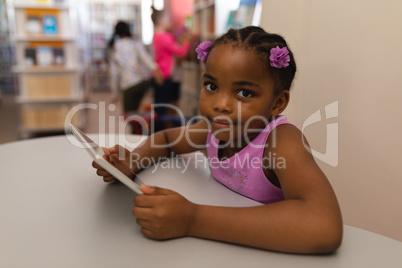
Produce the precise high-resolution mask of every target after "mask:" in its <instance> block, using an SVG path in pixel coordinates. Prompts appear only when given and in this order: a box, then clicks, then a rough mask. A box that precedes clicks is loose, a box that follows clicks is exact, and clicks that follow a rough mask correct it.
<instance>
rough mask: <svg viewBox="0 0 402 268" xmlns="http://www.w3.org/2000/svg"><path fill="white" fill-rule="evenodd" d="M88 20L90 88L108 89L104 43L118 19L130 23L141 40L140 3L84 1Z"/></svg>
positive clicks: (109, 36) (133, 31)
mask: <svg viewBox="0 0 402 268" xmlns="http://www.w3.org/2000/svg"><path fill="white" fill-rule="evenodd" d="M88 11H89V20H90V24H89V25H90V27H89V33H90V50H91V53H90V74H89V75H90V88H91V90H93V91H108V90H110V89H109V79H110V78H109V71H108V63H107V59H106V58H107V55H106V47H107V43H108V41H109V40H110V38H111V37H112V34H113V31H114V26H115V25H116V23H117V22H118V21H119V20H123V21H125V22H127V23H128V24H129V25H130V29H131V33H132V34H133V37H134V38H138V39H139V40H141V6H140V2H138V3H135V2H132V3H130V2H129V1H127V2H119V1H116V2H114V3H111V2H109V3H106V2H102V1H99V2H97V1H94V0H93V1H92V2H90V3H89V4H88Z"/></svg>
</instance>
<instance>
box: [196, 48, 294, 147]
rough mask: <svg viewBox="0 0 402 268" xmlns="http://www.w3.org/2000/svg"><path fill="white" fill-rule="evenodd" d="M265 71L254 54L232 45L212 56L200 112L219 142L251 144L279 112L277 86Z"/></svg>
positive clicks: (220, 49) (214, 52) (216, 51)
mask: <svg viewBox="0 0 402 268" xmlns="http://www.w3.org/2000/svg"><path fill="white" fill-rule="evenodd" d="M266 64H269V62H267V63H266ZM263 67H264V66H262V64H261V61H260V60H259V59H258V55H256V54H255V53H254V52H249V51H247V50H245V49H242V48H233V47H232V45H231V44H229V45H219V46H217V47H214V48H213V49H212V50H211V52H210V53H209V55H208V60H207V62H206V69H205V73H204V75H203V79H202V83H203V86H202V89H201V93H200V101H199V109H200V113H201V115H202V116H204V117H205V118H206V119H207V123H208V124H209V125H210V129H211V131H212V133H213V134H214V136H215V137H216V138H217V139H219V140H221V141H226V142H228V141H234V140H242V141H244V140H245V139H246V138H245V137H247V138H248V139H249V140H251V139H252V138H253V137H255V136H256V135H257V134H258V133H259V132H260V131H261V130H262V129H263V128H264V127H265V126H266V125H267V123H268V120H269V119H270V118H271V116H276V115H278V113H279V112H280V111H279V110H278V109H277V107H276V106H277V105H276V103H277V98H278V96H276V95H275V94H274V82H273V80H272V78H271V77H270V76H269V75H268V74H267V70H266V69H264V68H263ZM286 104H287V102H286ZM285 107H286V106H285ZM253 130H254V131H253ZM249 140H248V141H249ZM246 141H247V140H246Z"/></svg>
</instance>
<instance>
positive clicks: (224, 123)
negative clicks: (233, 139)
mask: <svg viewBox="0 0 402 268" xmlns="http://www.w3.org/2000/svg"><path fill="white" fill-rule="evenodd" d="M209 121H210V122H211V124H212V126H213V127H214V128H216V129H225V128H232V127H234V126H236V125H237V124H236V123H235V122H232V121H230V120H223V119H212V118H209Z"/></svg>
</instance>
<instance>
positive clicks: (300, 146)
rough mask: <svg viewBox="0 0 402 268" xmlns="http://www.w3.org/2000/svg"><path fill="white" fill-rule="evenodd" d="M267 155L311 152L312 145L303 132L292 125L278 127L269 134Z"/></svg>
mask: <svg viewBox="0 0 402 268" xmlns="http://www.w3.org/2000/svg"><path fill="white" fill-rule="evenodd" d="M266 144H267V148H268V150H265V151H266V152H265V153H273V152H275V153H281V154H282V153H286V152H289V151H293V152H301V153H304V152H310V145H309V144H308V142H307V139H306V137H305V136H304V134H303V133H302V131H301V130H300V129H299V128H297V127H296V126H295V125H292V124H282V125H279V126H277V127H276V128H274V129H273V130H272V132H271V133H270V134H269V136H268V138H267V141H266Z"/></svg>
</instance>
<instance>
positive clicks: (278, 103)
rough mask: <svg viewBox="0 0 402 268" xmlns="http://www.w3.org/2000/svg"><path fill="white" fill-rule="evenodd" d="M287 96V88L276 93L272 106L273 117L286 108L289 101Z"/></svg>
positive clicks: (288, 95)
mask: <svg viewBox="0 0 402 268" xmlns="http://www.w3.org/2000/svg"><path fill="white" fill-rule="evenodd" d="M289 98H290V94H289V90H283V91H282V92H281V93H279V94H277V95H276V97H275V102H274V107H273V108H272V116H274V117H275V116H277V115H279V114H280V113H282V112H283V111H284V110H285V109H286V107H287V106H288V103H289Z"/></svg>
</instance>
